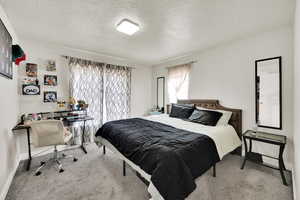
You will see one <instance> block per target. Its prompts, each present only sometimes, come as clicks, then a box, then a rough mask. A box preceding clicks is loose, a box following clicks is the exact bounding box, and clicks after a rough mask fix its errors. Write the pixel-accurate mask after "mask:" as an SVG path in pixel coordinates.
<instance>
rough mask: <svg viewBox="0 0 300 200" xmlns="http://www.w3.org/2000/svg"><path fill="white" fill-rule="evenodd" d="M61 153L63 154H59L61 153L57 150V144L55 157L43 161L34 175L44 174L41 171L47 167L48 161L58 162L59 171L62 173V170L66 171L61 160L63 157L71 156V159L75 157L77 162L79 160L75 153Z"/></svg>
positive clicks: (74, 159)
mask: <svg viewBox="0 0 300 200" xmlns="http://www.w3.org/2000/svg"><path fill="white" fill-rule="evenodd" d="M61 155H62V156H59V153H58V151H57V146H54V152H53V157H52V158H50V159H48V160H46V161H42V162H41V165H40V167H38V168H37V169H36V170H35V173H34V175H35V176H39V175H41V174H42V171H41V170H42V169H43V167H45V166H46V164H48V163H53V162H54V163H55V164H56V167H57V169H58V172H59V173H62V172H64V171H65V170H64V168H63V165H62V163H61V160H62V159H66V158H71V159H73V162H77V160H78V159H77V158H76V157H74V156H73V155H66V154H64V153H62V154H61Z"/></svg>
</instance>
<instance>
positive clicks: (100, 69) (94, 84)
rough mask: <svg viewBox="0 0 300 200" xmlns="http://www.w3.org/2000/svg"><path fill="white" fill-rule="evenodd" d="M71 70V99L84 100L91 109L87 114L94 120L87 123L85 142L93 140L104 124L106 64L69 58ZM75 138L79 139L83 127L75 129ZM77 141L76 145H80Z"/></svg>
mask: <svg viewBox="0 0 300 200" xmlns="http://www.w3.org/2000/svg"><path fill="white" fill-rule="evenodd" d="M68 59H69V70H70V97H74V98H75V99H76V100H84V101H85V102H86V103H87V104H89V107H88V109H87V114H88V115H89V116H92V117H93V118H94V120H93V121H87V123H86V132H85V133H86V134H85V137H86V138H85V141H91V140H92V139H93V137H92V133H94V132H95V131H97V130H98V128H99V127H100V126H101V125H102V124H103V101H104V94H103V90H104V89H103V81H104V78H103V75H104V64H103V63H97V62H91V61H86V60H82V59H78V58H72V57H69V58H68ZM72 131H73V133H74V135H75V138H79V137H78V136H80V135H81V134H80V132H79V131H81V127H80V126H79V127H76V126H75V127H73V129H72ZM78 142H79V141H76V142H75V143H78Z"/></svg>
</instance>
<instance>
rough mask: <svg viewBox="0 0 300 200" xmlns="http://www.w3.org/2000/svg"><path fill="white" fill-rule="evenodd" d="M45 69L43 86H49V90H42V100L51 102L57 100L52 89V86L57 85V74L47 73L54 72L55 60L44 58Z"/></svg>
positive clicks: (55, 93)
mask: <svg viewBox="0 0 300 200" xmlns="http://www.w3.org/2000/svg"><path fill="white" fill-rule="evenodd" d="M45 65H46V71H47V74H45V75H44V86H46V87H51V91H50V90H49V91H48V90H47V91H46V89H45V91H44V102H45V103H51V102H52V103H53V102H57V92H56V91H53V89H52V88H53V87H55V86H57V75H53V74H49V73H50V72H51V73H52V72H56V62H55V60H46V61H45Z"/></svg>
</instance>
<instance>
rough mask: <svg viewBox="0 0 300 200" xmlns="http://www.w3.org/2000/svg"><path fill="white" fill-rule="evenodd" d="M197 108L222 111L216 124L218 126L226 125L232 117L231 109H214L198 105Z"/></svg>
mask: <svg viewBox="0 0 300 200" xmlns="http://www.w3.org/2000/svg"><path fill="white" fill-rule="evenodd" d="M196 108H197V109H200V110H211V111H216V112H220V113H222V117H221V118H220V119H219V121H218V123H217V124H216V126H226V125H228V122H229V120H230V118H231V115H232V112H230V111H226V110H214V109H208V108H203V107H199V106H197V107H196Z"/></svg>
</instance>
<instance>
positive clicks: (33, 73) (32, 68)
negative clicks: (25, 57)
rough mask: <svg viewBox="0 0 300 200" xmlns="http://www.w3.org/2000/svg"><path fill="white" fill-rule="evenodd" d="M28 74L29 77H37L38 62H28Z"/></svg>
mask: <svg viewBox="0 0 300 200" xmlns="http://www.w3.org/2000/svg"><path fill="white" fill-rule="evenodd" d="M26 74H27V76H29V77H37V64H34V63H26Z"/></svg>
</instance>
